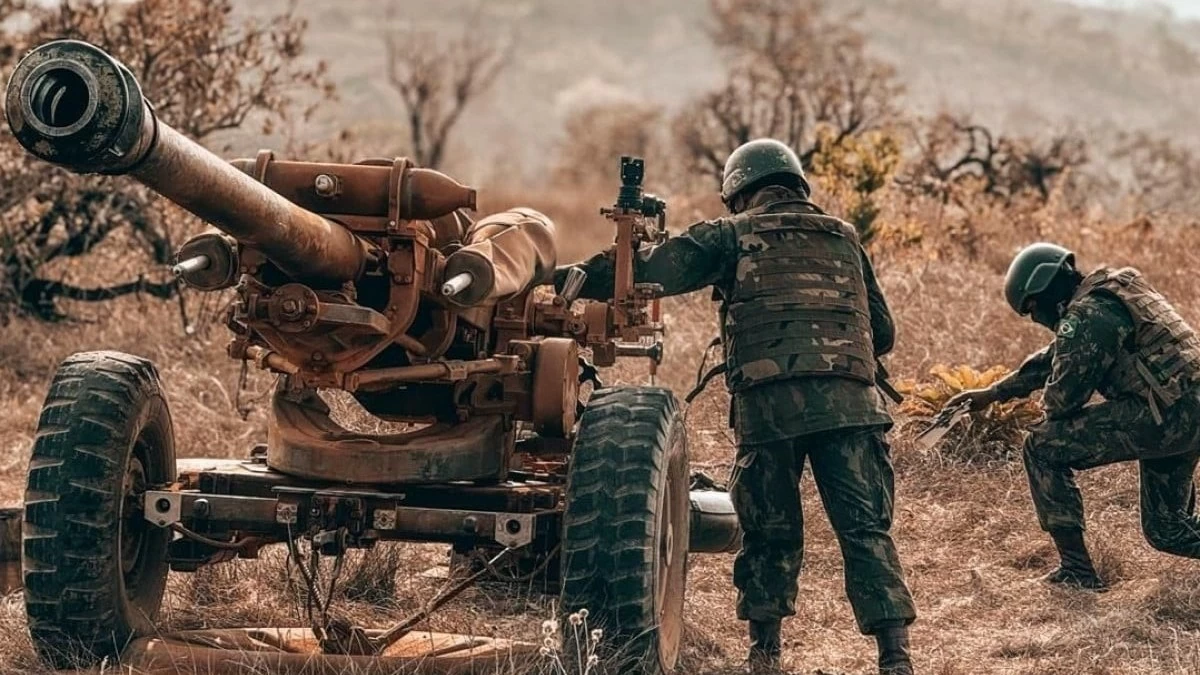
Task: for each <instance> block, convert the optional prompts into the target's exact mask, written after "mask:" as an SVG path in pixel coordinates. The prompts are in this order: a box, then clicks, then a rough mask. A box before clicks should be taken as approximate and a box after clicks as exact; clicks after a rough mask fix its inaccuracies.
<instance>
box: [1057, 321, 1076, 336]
mask: <svg viewBox="0 0 1200 675" xmlns="http://www.w3.org/2000/svg"><path fill="white" fill-rule="evenodd" d="M1075 324H1076V319H1075V317H1073V316H1068V317H1067V318H1065V319H1063V320H1062V321H1060V322H1059V323H1058V336H1059V337H1061V338H1067V339H1070V338H1073V337H1075Z"/></svg>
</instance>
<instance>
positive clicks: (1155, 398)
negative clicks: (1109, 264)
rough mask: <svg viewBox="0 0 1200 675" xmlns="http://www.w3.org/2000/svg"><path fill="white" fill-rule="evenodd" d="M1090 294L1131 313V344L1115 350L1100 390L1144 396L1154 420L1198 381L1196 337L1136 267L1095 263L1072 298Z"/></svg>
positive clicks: (1199, 347)
mask: <svg viewBox="0 0 1200 675" xmlns="http://www.w3.org/2000/svg"><path fill="white" fill-rule="evenodd" d="M1090 293H1105V294H1108V295H1110V296H1111V297H1114V298H1116V299H1117V300H1119V301H1120V302H1121V304H1122V305H1124V306H1125V309H1126V310H1128V311H1129V315H1130V316H1131V317H1133V323H1134V333H1133V338H1132V344H1130V345H1127V346H1126V348H1125V349H1122V350H1121V351H1120V352H1119V353H1118V355H1117V361H1116V363H1115V364H1113V367H1112V370H1111V371H1110V372H1109V374H1108V376H1107V377H1106V378H1105V381H1104V383H1103V385H1102V386H1101V388H1100V393H1101V394H1102V395H1103V396H1104V397H1105V398H1106V399H1110V400H1111V399H1114V398H1121V397H1127V396H1138V397H1141V398H1144V399H1146V401H1147V402H1148V403H1149V405H1150V411H1151V414H1152V415H1153V416H1154V419H1155V421H1156V422H1158V423H1159V424H1161V423H1162V411H1163V410H1165V409H1167V408H1170V407H1171V406H1172V405H1174V404H1175V402H1176V401H1178V400H1179V399H1180V398H1181V397H1182V396H1183V395H1184V394H1185V393H1187V392H1188V391H1189V390H1190V389H1192V387H1193V386H1194V383H1196V382H1197V381H1200V338H1197V336H1196V333H1195V332H1194V331H1193V330H1192V328H1191V326H1189V325H1188V324H1187V322H1186V321H1184V319H1183V317H1181V316H1180V315H1179V313H1178V312H1176V311H1175V308H1174V307H1172V306H1171V304H1170V303H1169V302H1167V299H1166V298H1164V297H1163V296H1162V294H1161V293H1159V292H1158V291H1156V290H1154V289H1153V288H1152V287H1151V286H1150V284H1149V283H1147V282H1146V279H1145V277H1143V276H1142V274H1141V272H1139V271H1137V270H1135V269H1133V268H1132V267H1126V268H1123V269H1111V268H1100V269H1099V270H1097V271H1095V272H1093V273H1092V274H1090V275H1088V276H1087V278H1085V279H1084V280H1083V283H1081V284H1080V286H1079V289H1078V290H1076V292H1075V296H1074V298H1072V302H1074V301H1075V300H1078V299H1079V298H1082V297H1083V296H1085V295H1088V294H1090Z"/></svg>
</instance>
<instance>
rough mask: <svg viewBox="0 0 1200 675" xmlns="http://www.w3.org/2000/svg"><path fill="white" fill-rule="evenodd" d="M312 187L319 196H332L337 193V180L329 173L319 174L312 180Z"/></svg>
mask: <svg viewBox="0 0 1200 675" xmlns="http://www.w3.org/2000/svg"><path fill="white" fill-rule="evenodd" d="M313 188H314V189H316V191H317V194H318V195H320V196H321V197H333V196H334V195H335V194H337V180H335V179H334V177H333V176H330V175H329V174H325V173H323V174H320V175H318V176H317V177H316V179H315V180H314V181H313Z"/></svg>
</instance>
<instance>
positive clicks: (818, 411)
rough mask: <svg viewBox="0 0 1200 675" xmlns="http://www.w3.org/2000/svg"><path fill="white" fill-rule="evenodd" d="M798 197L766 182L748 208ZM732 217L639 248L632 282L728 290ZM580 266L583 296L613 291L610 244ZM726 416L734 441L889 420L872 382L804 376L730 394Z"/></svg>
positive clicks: (888, 342) (880, 315) (884, 341)
mask: <svg viewBox="0 0 1200 675" xmlns="http://www.w3.org/2000/svg"><path fill="white" fill-rule="evenodd" d="M798 198H799V195H798V194H797V193H795V192H793V191H791V190H787V189H784V188H768V189H766V190H763V191H761V192H760V193H759V194H758V195H756V198H755V199H754V200H753V201H752V202H751V204H750V205H749V207H750V208H754V207H756V206H761V205H763V204H767V203H770V202H774V201H781V200H785V199H798ZM735 218H736V216H735ZM731 220H732V218H720V219H716V220H710V221H701V222H699V223H696V224H694V225H692V226H691V227H689V228H688V229H687V231H686V232H685V233H683V234H681V235H678V236H675V237H672V238H670V239H669V240H667V241H666V242H665V243H663V244H661V245H658V246H654V247H650V248H648V249H645V250H643V251H641V252H639V254H638V256H636V258H635V262H634V274H635V279H636V281H637V282H639V283H655V284H660V285H662V288H663V295H667V296H670V295H682V294H684V293H691V292H693V291H697V290H700V289H703V288H708V287H715V288H716V290H718V291H720V292H721V293H722V294H723V295H724V296H725V297H729V295H730V291H732V289H733V285H734V283H735V273H736V269H735V268H736V261H737V257H738V242H737V237H736V235H735V233H734V227H733V226H732V225H731ZM860 251H861V248H860ZM861 253H862V258H863V272H864V277H865V280H866V284H867V299H868V305H869V309H870V315H871V332H872V341H873V343H874V349H875V353H876V355H883V354H886V353H887V352H889V351H891V349H892V345H893V344H894V343H895V325H894V323H893V321H892V316H891V313H890V312H889V310H888V307H887V302H886V301H885V300H884V297H883V292H882V290H881V289H880V288H879V284H878V283H877V281H876V279H875V273H874V269H873V267H872V266H871V263H870V260H869V259H868V258H867V254H866V251H861ZM579 266H580V267H582V268H583V270H584V271H586V272H587V274H588V276H587V281H586V283H585V284H584V287H583V291H582V293H581V297H584V298H591V299H604V298H609V297H612V292H613V287H612V283H613V255H612V251H611V250H609V251H605V252H603V253H600V254H597V255H595V256H593V257H591V258H589V259H588V260H586V261H584V262H583V263H581V264H580V265H579ZM565 274H566V268H559V270H558V272H557V273H556V278H555V283H556V285H557V286H561V285H562V281H563V279H564V278H565ZM730 422H731V426H733V428H734V429H735V431H736V434H737V438H738V443H739V444H742V445H750V444H757V443H771V442H775V441H781V440H786V439H789V438H795V437H797V436H803V435H806V434H812V433H817V432H821V431H830V430H833V429H840V428H847V427H864V426H890V425H891V423H892V420H891V416H890V415H889V414H888V412H887V409H886V408H885V407H884V404H883V401H882V399H881V397H880V395H879V392H878V391H877V390H876V389H875V388H874V387H871V386H869V385H867V384H864V383H862V382H858V381H855V380H851V379H847V378H843V377H806V378H802V379H795V380H786V381H779V382H771V383H768V384H763V385H761V386H757V387H753V388H751V389H749V390H747V391H745V392H743V393H741V394H739V395H737V396H734V397H733V401H732V403H731V410H730Z"/></svg>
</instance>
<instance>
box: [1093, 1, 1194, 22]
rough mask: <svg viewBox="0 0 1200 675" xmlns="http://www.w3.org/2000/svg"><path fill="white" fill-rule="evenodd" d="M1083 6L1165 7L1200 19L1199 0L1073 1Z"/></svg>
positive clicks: (1182, 14)
mask: <svg viewBox="0 0 1200 675" xmlns="http://www.w3.org/2000/svg"><path fill="white" fill-rule="evenodd" d="M1073 2H1077V3H1079V4H1084V5H1124V6H1129V7H1136V6H1139V5H1166V6H1168V7H1170V8H1171V9H1173V10H1175V13H1176V14H1179V15H1180V16H1187V17H1195V18H1200V0H1073Z"/></svg>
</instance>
